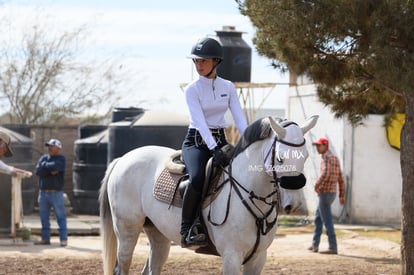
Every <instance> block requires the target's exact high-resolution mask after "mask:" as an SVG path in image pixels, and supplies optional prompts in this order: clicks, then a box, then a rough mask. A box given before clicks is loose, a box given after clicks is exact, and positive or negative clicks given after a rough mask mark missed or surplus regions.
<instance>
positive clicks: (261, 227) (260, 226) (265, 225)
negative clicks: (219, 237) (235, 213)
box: [207, 136, 280, 264]
mask: <svg viewBox="0 0 414 275" xmlns="http://www.w3.org/2000/svg"><path fill="white" fill-rule="evenodd" d="M277 141H278V139H277V136H276V137H275V138H274V140H273V143H272V166H273V167H274V165H275V163H274V162H275V157H276V142H277ZM223 171H224V172H225V173H226V174H227V175H228V179H227V180H225V181H224V182H223V183H221V184H220V185H219V186H218V187H217V188H216V190H219V189H220V188H222V187H223V185H224V184H225V183H226V182H227V181H229V182H230V190H229V194H228V198H227V206H226V215H225V217H224V219H223V221H222V222H221V223H216V222H213V221H212V220H211V215H210V212H211V208H210V210H209V213H208V216H207V218H208V221H209V222H210V223H211V224H212V225H214V226H219V225H222V224H224V223H225V222H226V221H227V218H228V215H229V209H230V198H231V191H232V189H233V188H234V190H235V192H236V194H237V196H238V197H239V198H240V200H241V202H242V203H243V205H244V206H245V207H246V209H247V210H248V211H249V212H250V214H252V216H253V217H254V218H255V219H256V226H257V233H256V242H255V244H254V246H253V249H252V251H251V253H250V254H249V256H247V258H245V259H244V261H243V264H245V263H246V262H248V261H249V260H250V259H251V258H252V257H253V255H254V253H255V252H256V250H257V248H258V246H259V243H260V235H266V234H267V233H269V231H270V230H272V228H273V227H274V226H275V225H276V222H277V218H278V212H279V209H280V190H279V186H278V179H277V173H276V171H275V170H274V169H272V178H273V179H272V180H271V181H270V182H271V183H273V185H274V187H275V190H274V191H273V192H271V193H270V194H268V195H267V196H266V197H260V196H257V195H256V194H255V193H254V191H249V190H247V189H246V188H245V187H244V186H243V185H241V184H240V183H239V182H238V181H237V180H236V179H235V178H234V177H233V176H232V161H230V165H229V169H228V171H226V170H225V169H224V168H223ZM241 190H242V191H244V192H245V193H247V194H249V197H248V199H249V201H250V203H251V204H252V205H253V206H254V207H255V208H256V209H257V210H259V211H260V212H261V214H262V215H261V216H258V215H257V214H256V213H255V212H254V211H253V209H252V207H251V205H250V204H249V203H248V201H247V200H246V199H245V198H243V196H242V192H241ZM273 196H275V197H276V199H275V200H272V201H270V202H267V199H269V198H272V197H273ZM254 200H259V201H261V202H263V203H265V204H267V205H269V206H270V208H269V210H268V211H267V212H266V213H263V212H262V211H261V210H260V208H259V207H258V206H257V205H256V203H255V201H254ZM275 208H276V216H275V218H274V219H273V220H272V221H268V220H267V219H268V217H269V216H270V215H271V214H272V213H273V211H275Z"/></svg>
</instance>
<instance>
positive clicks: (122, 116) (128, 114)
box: [112, 107, 144, 122]
mask: <svg viewBox="0 0 414 275" xmlns="http://www.w3.org/2000/svg"><path fill="white" fill-rule="evenodd" d="M142 113H144V109H142V108H135V107H129V108H122V107H117V108H114V110H113V111H112V122H118V121H122V120H128V121H132V120H134V119H135V117H136V116H138V115H140V114H142Z"/></svg>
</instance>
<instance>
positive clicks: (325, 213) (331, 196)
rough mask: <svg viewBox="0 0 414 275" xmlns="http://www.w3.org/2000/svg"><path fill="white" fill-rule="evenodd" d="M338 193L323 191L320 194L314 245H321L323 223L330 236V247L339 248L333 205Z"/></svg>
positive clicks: (316, 213)
mask: <svg viewBox="0 0 414 275" xmlns="http://www.w3.org/2000/svg"><path fill="white" fill-rule="evenodd" d="M335 197H336V193H322V194H320V195H319V205H318V207H317V208H316V212H315V221H314V223H315V230H314V232H313V240H312V246H314V247H319V243H320V241H321V235H322V229H323V225H324V226H325V229H326V235H327V236H328V242H329V249H333V250H337V248H338V247H337V243H336V235H335V229H334V224H333V220H332V211H331V205H332V203H333V201H334V200H335Z"/></svg>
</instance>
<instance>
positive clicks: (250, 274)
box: [243, 250, 267, 275]
mask: <svg viewBox="0 0 414 275" xmlns="http://www.w3.org/2000/svg"><path fill="white" fill-rule="evenodd" d="M266 256H267V251H266V250H265V251H262V252H256V254H255V255H254V256H253V258H251V259H250V260H249V261H248V262H247V263H246V264H245V265H244V266H243V275H259V274H261V273H262V270H263V267H264V265H265V263H266Z"/></svg>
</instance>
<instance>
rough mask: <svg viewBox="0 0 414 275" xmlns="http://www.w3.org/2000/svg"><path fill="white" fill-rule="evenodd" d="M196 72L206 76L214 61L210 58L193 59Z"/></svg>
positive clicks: (214, 63)
mask: <svg viewBox="0 0 414 275" xmlns="http://www.w3.org/2000/svg"><path fill="white" fill-rule="evenodd" d="M193 62H194V64H195V67H196V70H197V73H198V74H199V75H202V76H206V75H207V74H208V73H209V72H210V71H211V70H212V69H213V67H214V66H215V65H216V61H215V60H214V59H212V58H209V59H198V58H197V59H193Z"/></svg>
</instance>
